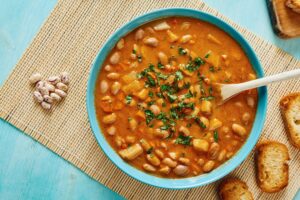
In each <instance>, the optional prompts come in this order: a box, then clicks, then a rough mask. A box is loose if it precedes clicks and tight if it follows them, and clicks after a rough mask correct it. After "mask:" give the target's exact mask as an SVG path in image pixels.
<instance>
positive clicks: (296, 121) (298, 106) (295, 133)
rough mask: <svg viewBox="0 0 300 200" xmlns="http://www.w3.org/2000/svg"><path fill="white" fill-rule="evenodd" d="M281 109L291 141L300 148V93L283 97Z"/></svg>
mask: <svg viewBox="0 0 300 200" xmlns="http://www.w3.org/2000/svg"><path fill="white" fill-rule="evenodd" d="M280 110H281V114H282V118H283V121H284V124H285V127H286V129H287V134H288V137H289V139H290V141H291V143H292V144H293V145H294V146H295V147H297V148H299V149H300V93H292V94H289V95H287V96H285V97H283V98H282V99H281V100H280Z"/></svg>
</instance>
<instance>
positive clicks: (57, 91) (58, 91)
mask: <svg viewBox="0 0 300 200" xmlns="http://www.w3.org/2000/svg"><path fill="white" fill-rule="evenodd" d="M54 92H55V93H56V94H58V95H59V96H60V97H62V98H64V97H66V96H67V93H65V92H64V91H62V90H60V89H55V91H54Z"/></svg>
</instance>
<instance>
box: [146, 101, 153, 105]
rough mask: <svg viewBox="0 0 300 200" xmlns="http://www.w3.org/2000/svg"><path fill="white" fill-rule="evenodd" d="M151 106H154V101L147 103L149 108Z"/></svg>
mask: <svg viewBox="0 0 300 200" xmlns="http://www.w3.org/2000/svg"><path fill="white" fill-rule="evenodd" d="M153 104H155V102H154V101H149V102H148V103H147V105H148V106H151V105H153Z"/></svg>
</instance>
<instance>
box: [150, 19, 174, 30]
mask: <svg viewBox="0 0 300 200" xmlns="http://www.w3.org/2000/svg"><path fill="white" fill-rule="evenodd" d="M153 28H154V30H156V31H164V30H168V29H170V28H171V27H170V26H169V24H168V23H167V22H165V21H163V22H161V23H159V24H156V25H155V26H154V27H153Z"/></svg>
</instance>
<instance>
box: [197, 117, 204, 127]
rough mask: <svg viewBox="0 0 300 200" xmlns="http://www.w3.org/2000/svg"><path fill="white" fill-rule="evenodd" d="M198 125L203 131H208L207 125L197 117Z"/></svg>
mask: <svg viewBox="0 0 300 200" xmlns="http://www.w3.org/2000/svg"><path fill="white" fill-rule="evenodd" d="M195 121H196V123H197V124H198V125H199V126H200V127H201V128H203V129H206V126H205V124H204V123H203V122H202V121H201V120H200V119H199V118H198V117H197V118H195Z"/></svg>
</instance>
